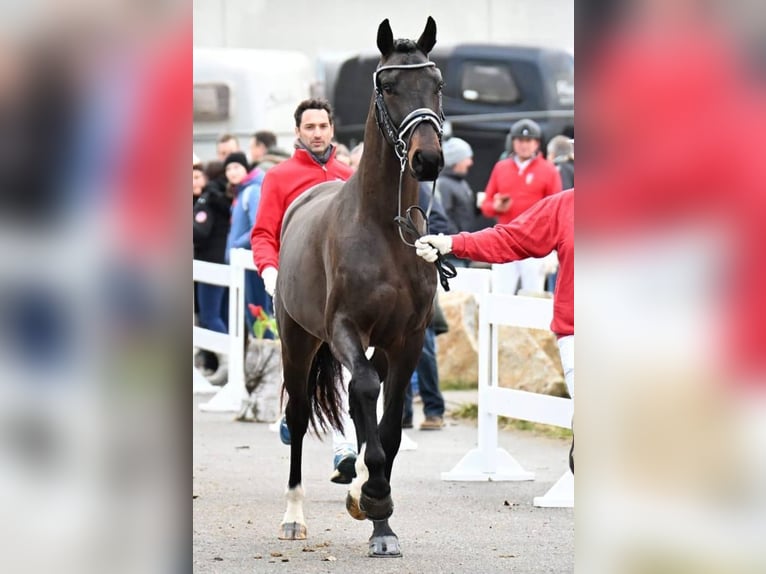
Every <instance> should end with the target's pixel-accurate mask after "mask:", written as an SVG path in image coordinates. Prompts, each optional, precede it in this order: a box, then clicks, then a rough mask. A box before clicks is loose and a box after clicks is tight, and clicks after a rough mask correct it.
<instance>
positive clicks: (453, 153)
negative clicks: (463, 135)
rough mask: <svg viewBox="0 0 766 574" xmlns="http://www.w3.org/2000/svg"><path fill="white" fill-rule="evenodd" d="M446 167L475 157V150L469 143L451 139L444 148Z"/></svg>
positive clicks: (445, 143)
mask: <svg viewBox="0 0 766 574" xmlns="http://www.w3.org/2000/svg"><path fill="white" fill-rule="evenodd" d="M442 153H443V154H444V165H445V166H450V165H455V164H457V163H459V162H461V161H462V160H464V159H466V158H468V157H473V150H472V149H471V146H470V145H469V144H468V142H467V141H465V140H462V139H460V138H450V139H448V140H447V141H446V142H444V145H443V146H442Z"/></svg>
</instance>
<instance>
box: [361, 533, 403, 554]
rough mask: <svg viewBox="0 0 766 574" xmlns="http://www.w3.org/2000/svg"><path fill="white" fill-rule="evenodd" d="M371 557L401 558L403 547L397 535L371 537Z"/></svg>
mask: <svg viewBox="0 0 766 574" xmlns="http://www.w3.org/2000/svg"><path fill="white" fill-rule="evenodd" d="M369 556H370V557H371V558H400V557H401V556H402V549H401V547H400V546H399V539H398V538H397V537H396V536H391V535H386V536H373V537H372V538H370V552H369Z"/></svg>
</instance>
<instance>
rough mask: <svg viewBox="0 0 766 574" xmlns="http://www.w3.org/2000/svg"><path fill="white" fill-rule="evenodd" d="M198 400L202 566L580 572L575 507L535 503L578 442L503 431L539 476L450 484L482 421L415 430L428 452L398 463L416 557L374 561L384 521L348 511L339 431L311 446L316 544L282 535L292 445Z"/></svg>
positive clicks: (197, 526)
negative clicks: (370, 548)
mask: <svg viewBox="0 0 766 574" xmlns="http://www.w3.org/2000/svg"><path fill="white" fill-rule="evenodd" d="M445 398H446V399H447V402H448V404H449V403H451V404H453V405H454V404H455V403H456V402H461V401H470V400H471V399H473V401H474V402H475V394H472V393H470V392H469V393H445ZM203 400H205V399H204V398H203ZM196 404H197V400H195V402H194V470H193V475H194V495H195V499H194V501H193V515H194V539H193V552H194V556H193V559H194V572H195V573H199V574H203V573H226V574H236V573H241V572H242V573H244V572H247V573H253V572H255V573H271V572H280V573H288V572H290V573H292V572H300V573H301V574H313V573H320V572H321V573H323V572H332V573H339V574H350V573H358V572H367V571H371V572H375V573H376V574H378V573H380V574H386V573H396V574H405V573H410V572H412V573H418V574H437V573H455V574H457V573H464V572H471V573H479V574H487V573H494V572H515V573H537V572H551V573H554V572H555V573H565V572H573V571H574V512H573V510H572V509H544V508H535V507H533V506H532V498H533V497H534V496H537V495H542V494H544V493H545V491H546V490H547V489H548V488H549V487H550V486H551V485H552V484H553V482H555V480H556V479H558V478H559V476H561V474H562V472H563V471H564V469H565V468H566V461H567V454H568V447H569V445H568V443H567V442H566V441H563V440H559V439H550V438H544V437H539V436H535V435H533V434H531V433H529V432H521V431H501V432H500V437H499V440H500V445H501V446H502V447H504V448H506V450H508V451H509V452H510V453H511V454H512V455H513V456H514V457H515V458H516V459H517V460H518V461H519V462H520V463H521V464H522V465H523V466H524V467H525V468H526V469H527V470H531V471H534V472H535V473H536V480H535V481H531V482H482V483H473V482H443V481H441V480H440V478H439V477H440V473H441V472H442V471H447V470H450V469H451V468H452V467H453V466H454V465H455V463H456V462H457V461H459V460H460V458H461V457H462V456H463V454H464V453H465V452H467V451H468V450H470V449H471V448H472V447H474V446H475V444H476V428H475V426H474V425H473V424H471V423H467V422H464V421H450V424H449V426H448V427H447V428H445V429H444V430H442V431H436V432H424V431H418V430H409V431H407V435H408V436H409V437H410V438H412V439H413V440H415V441H416V442H417V444H418V449H417V450H414V451H404V452H400V453H399V455H398V457H397V460H396V463H395V464H394V471H393V478H392V491H393V492H392V494H393V498H394V504H395V511H394V515H393V517H392V519H391V522H390V523H391V526H392V528H393V529H394V531H395V532H396V533H397V534H398V536H399V539H400V541H401V543H402V552H403V555H404V556H403V557H402V558H393V559H372V558H368V557H367V539H368V538H369V536H370V534H371V532H372V525H371V524H370V523H369V522H367V521H363V522H358V521H356V520H353V519H352V518H351V517H350V516H348V514H346V511H345V506H344V500H345V495H346V490H347V487H345V486H342V485H337V484H333V483H331V482H330V481H329V476H330V472H331V470H332V461H331V459H332V457H331V450H332V447H331V441H330V439H329V437H328V438H327V439H325V440H324V441H323V442H322V441H319V440H318V439H316V438H313V437H312V438H311V439H309V440H307V441H306V443H305V444H304V471H303V476H304V487H305V489H306V503H305V506H304V509H305V514H306V520H307V523H308V540H306V541H302V542H286V541H280V540H277V536H276V534H277V528H278V526H279V522H280V520H281V518H282V514H283V513H284V508H285V503H284V497H283V493H284V490H285V487H286V484H287V474H288V454H289V448H288V447H285V446H283V445H282V444H281V443H280V442H279V438H278V437H277V435H276V433H273V432H271V431H269V429H268V425H266V424H260V423H237V422H233V421H232V415H220V414H211V413H200V412H199V411H198V409H197V408H196ZM417 410H418V405H416V411H417ZM418 414H419V413H418ZM418 414H416V426H417V422H418V419H417V416H418Z"/></svg>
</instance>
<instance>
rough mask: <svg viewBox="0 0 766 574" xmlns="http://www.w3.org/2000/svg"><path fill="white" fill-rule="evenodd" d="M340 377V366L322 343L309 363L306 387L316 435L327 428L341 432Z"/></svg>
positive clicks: (341, 372)
mask: <svg viewBox="0 0 766 574" xmlns="http://www.w3.org/2000/svg"><path fill="white" fill-rule="evenodd" d="M342 376H343V370H342V367H341V364H340V362H339V361H338V360H337V359H336V358H335V356H334V355H333V354H332V352H331V351H330V345H328V344H327V343H322V345H321V346H320V347H319V350H318V351H317V352H316V354H315V355H314V360H313V361H312V363H311V371H309V385H308V395H309V399H310V400H311V427H312V428H313V429H314V432H316V433H317V434H318V433H319V430H320V429H321V430H322V432H326V431H327V430H329V429H328V427H332V428H335V429H337V430H339V431H341V432H343V420H342V414H341V413H342V409H343V405H342V397H341V392H342V387H343V385H342V384H341V379H342Z"/></svg>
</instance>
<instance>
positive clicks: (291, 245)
mask: <svg viewBox="0 0 766 574" xmlns="http://www.w3.org/2000/svg"><path fill="white" fill-rule="evenodd" d="M435 43H436V23H435V22H434V20H433V19H432V18H430V17H429V18H428V21H427V23H426V26H425V29H424V31H423V33H422V35H421V36H420V38H419V39H418V41H417V42H414V41H412V40H401V39H397V40H394V37H393V34H392V32H391V27H390V25H389V23H388V20H384V21H383V22H382V23H381V24H380V26H379V28H378V37H377V45H378V48H379V50H380V53H381V59H380V64H379V66H378V69H377V70H376V72H375V74H374V77H373V78H372V80H373V84H374V91H373V98H372V103H371V105H370V111H369V113H368V115H367V124H366V128H365V137H364V155H363V157H362V161H361V164H360V166H359V169H358V171H357V172H356V173H355V174H354V175H353V176H352V177H351V178H350V179H349V180H348V181H347V182H345V183H344V182H328V183H323V184H320V185H318V186H315V187H314V188H312V189H310V190H308V191H306V192H305V193H304V194H302V195H301V196H300V197H299V198H298V199H297V200H295V201H294V202H293V204H292V205H291V206H290V208H289V209H288V211H287V213H286V214H285V218H284V223H283V226H282V238H281V239H282V241H281V250H280V254H279V261H280V264H279V276H278V279H277V294H276V297H275V309H276V315H277V320H278V322H279V330H280V336H281V340H282V362H283V368H284V386H285V390H286V392H287V395H288V401H287V407H286V416H287V424H288V426H289V428H290V432H291V436H292V444H291V451H290V477H289V482H288V491H287V495H286V496H287V511H286V513H285V516H284V519H283V521H282V524H281V526H280V534H279V537H280V538H281V539H289V540H300V539H304V538H306V524H305V520H304V517H303V497H304V494H303V489H302V487H301V454H302V446H303V437H304V435H305V433H306V430H307V428H308V425H309V422H311V423H312V424H313V426H314V428H322V429H326V428H327V427H328V426H333V427H335V428H339V427H340V426H341V422H340V417H339V413H340V409H341V406H340V402H341V393H342V392H344V391H343V387H342V381H341V377H340V374H341V365H342V366H343V367H345V368H346V369H347V370H348V371H349V372H350V374H351V380H350V382H349V385H348V393H349V397H348V398H349V407H350V414H351V418H352V420H353V421H354V426H355V428H356V436H357V440H358V443H359V445H358V446H359V457H358V458H357V464H356V471H357V478H356V479H355V480H354V482H353V483H352V484H351V486H350V490H349V493H348V496H347V499H346V507H347V509H348V511H349V513H350V514H351V515H352V516H353V517H354V518H356V519H359V520H364V519H365V518H366V519H369V520H371V521H372V522H373V533H372V537H371V538H370V555H372V556H400V555H401V552H400V548H399V541H398V538H397V536H396V534H394V532H393V531H392V530H391V528H390V526H389V524H388V518H389V517H390V516H391V514H392V513H393V510H394V505H393V501H392V499H391V487H390V480H391V469H392V467H393V463H394V458H395V457H396V454H397V452H398V450H399V444H400V442H401V432H402V429H401V424H402V410H403V405H404V393H405V388H406V386H407V383H408V382H409V380H410V376H411V374H412V372H413V370H414V369H415V366H416V364H417V362H418V358H419V356H420V352H421V348H422V346H423V337H424V332H425V329H426V327H427V325H428V323H429V321H430V319H431V309H432V301H433V298H434V293H435V291H436V270H435V268H434V267H433V265H430V264H428V263H426V262H425V261H423V260H422V259H421V258H420V257H418V256H417V255H416V253H415V250H414V249H413V248H412V247H410V246H408V245H406V244H405V243H404V242H403V240H402V237H400V232H399V230H398V228H397V224H396V223H395V221H394V218H395V217H396V216H399V215H401V211H402V206H405V207H406V206H409V205H416V204H417V199H418V180H433V179H435V178H436V176H437V174H438V172H439V170H440V169H441V168H442V165H443V158H442V152H441V124H442V120H443V116H442V110H441V88H442V79H441V73H440V72H439V70H438V68H436V66H435V65H434V63H433V62H430V61H429V60H428V53H429V52H430V51H431V49H432V48H433V46H434V44H435ZM367 347H374V348H375V354H374V356H373V357H372V359H368V358H367V357H366V356H365V349H367ZM381 381H384V382H385V385H384V393H385V396H384V405H385V408H384V413H383V416H382V418H381V420H380V423H378V418H377V414H376V407H377V401H378V395H379V393H380V388H381Z"/></svg>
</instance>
